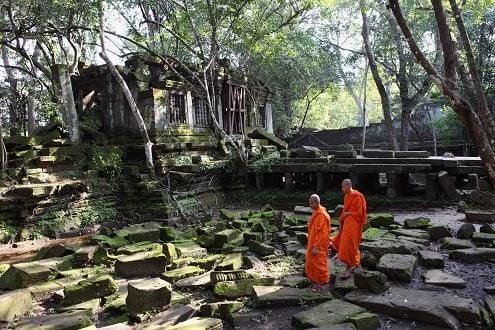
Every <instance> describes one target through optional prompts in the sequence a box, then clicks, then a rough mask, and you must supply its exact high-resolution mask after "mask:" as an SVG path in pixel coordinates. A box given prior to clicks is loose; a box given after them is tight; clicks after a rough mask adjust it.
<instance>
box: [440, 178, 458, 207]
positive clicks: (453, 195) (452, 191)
mask: <svg viewBox="0 0 495 330" xmlns="http://www.w3.org/2000/svg"><path fill="white" fill-rule="evenodd" d="M438 183H439V185H440V188H442V191H443V192H444V193H445V195H447V198H449V199H451V200H458V199H459V197H460V195H459V192H458V191H457V189H456V188H455V185H454V182H453V181H452V179H451V178H450V175H449V173H448V172H447V171H440V172H439V173H438Z"/></svg>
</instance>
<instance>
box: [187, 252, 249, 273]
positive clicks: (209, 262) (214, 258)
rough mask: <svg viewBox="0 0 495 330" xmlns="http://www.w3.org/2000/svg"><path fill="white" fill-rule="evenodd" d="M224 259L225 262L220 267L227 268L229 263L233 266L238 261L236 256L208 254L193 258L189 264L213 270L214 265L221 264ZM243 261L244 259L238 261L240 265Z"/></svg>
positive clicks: (237, 263)
mask: <svg viewBox="0 0 495 330" xmlns="http://www.w3.org/2000/svg"><path fill="white" fill-rule="evenodd" d="M241 256H242V255H241ZM224 259H225V260H226V262H225V264H223V265H222V267H227V268H228V267H229V265H232V268H234V267H235V266H237V265H239V262H238V260H237V259H236V258H226V256H225V255H223V254H210V255H208V256H206V257H204V258H199V259H194V260H193V262H192V263H191V265H193V266H198V267H200V268H203V269H205V270H213V269H214V268H215V267H217V265H219V264H221V263H222V261H223V260H224ZM243 261H244V259H243V260H242V261H241V263H240V265H241V266H242V262H243ZM241 266H239V268H240V267H241Z"/></svg>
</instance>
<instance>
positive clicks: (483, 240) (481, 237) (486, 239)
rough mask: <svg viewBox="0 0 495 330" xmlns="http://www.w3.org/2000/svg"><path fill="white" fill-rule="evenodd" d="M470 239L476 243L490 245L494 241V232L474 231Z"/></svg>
mask: <svg viewBox="0 0 495 330" xmlns="http://www.w3.org/2000/svg"><path fill="white" fill-rule="evenodd" d="M471 239H472V241H473V242H474V243H475V244H476V245H478V244H483V245H487V246H491V245H493V242H494V241H495V234H488V233H474V234H473V237H472V238H471Z"/></svg>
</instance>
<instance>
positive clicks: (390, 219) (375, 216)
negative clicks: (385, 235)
mask: <svg viewBox="0 0 495 330" xmlns="http://www.w3.org/2000/svg"><path fill="white" fill-rule="evenodd" d="M368 223H369V224H370V226H372V227H376V228H389V227H390V226H391V225H394V224H395V221H394V216H393V215H392V214H390V213H372V214H368Z"/></svg>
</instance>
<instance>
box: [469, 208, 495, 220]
mask: <svg viewBox="0 0 495 330" xmlns="http://www.w3.org/2000/svg"><path fill="white" fill-rule="evenodd" d="M465 214H466V221H468V222H475V223H495V212H494V211H485V210H466V212H465Z"/></svg>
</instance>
